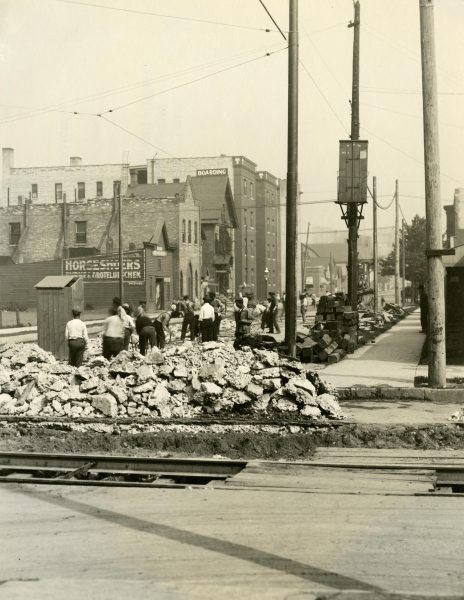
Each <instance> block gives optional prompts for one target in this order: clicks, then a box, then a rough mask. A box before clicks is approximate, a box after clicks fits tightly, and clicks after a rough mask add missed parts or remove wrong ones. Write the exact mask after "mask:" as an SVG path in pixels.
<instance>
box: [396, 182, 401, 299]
mask: <svg viewBox="0 0 464 600" xmlns="http://www.w3.org/2000/svg"><path fill="white" fill-rule="evenodd" d="M398 192H399V186H398V179H397V180H396V184H395V304H399V303H400V204H399V193H398Z"/></svg>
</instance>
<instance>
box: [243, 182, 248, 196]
mask: <svg viewBox="0 0 464 600" xmlns="http://www.w3.org/2000/svg"><path fill="white" fill-rule="evenodd" d="M243 193H244V194H245V196H246V193H247V180H246V179H244V180H243Z"/></svg>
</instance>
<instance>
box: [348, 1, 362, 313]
mask: <svg viewBox="0 0 464 600" xmlns="http://www.w3.org/2000/svg"><path fill="white" fill-rule="evenodd" d="M350 26H351V27H353V33H354V36H353V82H352V90H351V136H350V137H351V139H352V140H353V141H354V140H359V53H360V26H361V6H360V4H359V0H356V2H355V3H354V21H353V22H352V23H351V24H350ZM347 216H348V297H349V299H350V304H351V306H352V308H353V310H356V308H357V306H358V218H357V217H358V207H357V205H356V204H355V203H350V204H348V206H347Z"/></svg>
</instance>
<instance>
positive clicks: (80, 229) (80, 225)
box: [76, 221, 87, 244]
mask: <svg viewBox="0 0 464 600" xmlns="http://www.w3.org/2000/svg"><path fill="white" fill-rule="evenodd" d="M76 244H87V221H76Z"/></svg>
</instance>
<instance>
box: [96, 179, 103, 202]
mask: <svg viewBox="0 0 464 600" xmlns="http://www.w3.org/2000/svg"><path fill="white" fill-rule="evenodd" d="M97 198H103V181H97Z"/></svg>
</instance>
